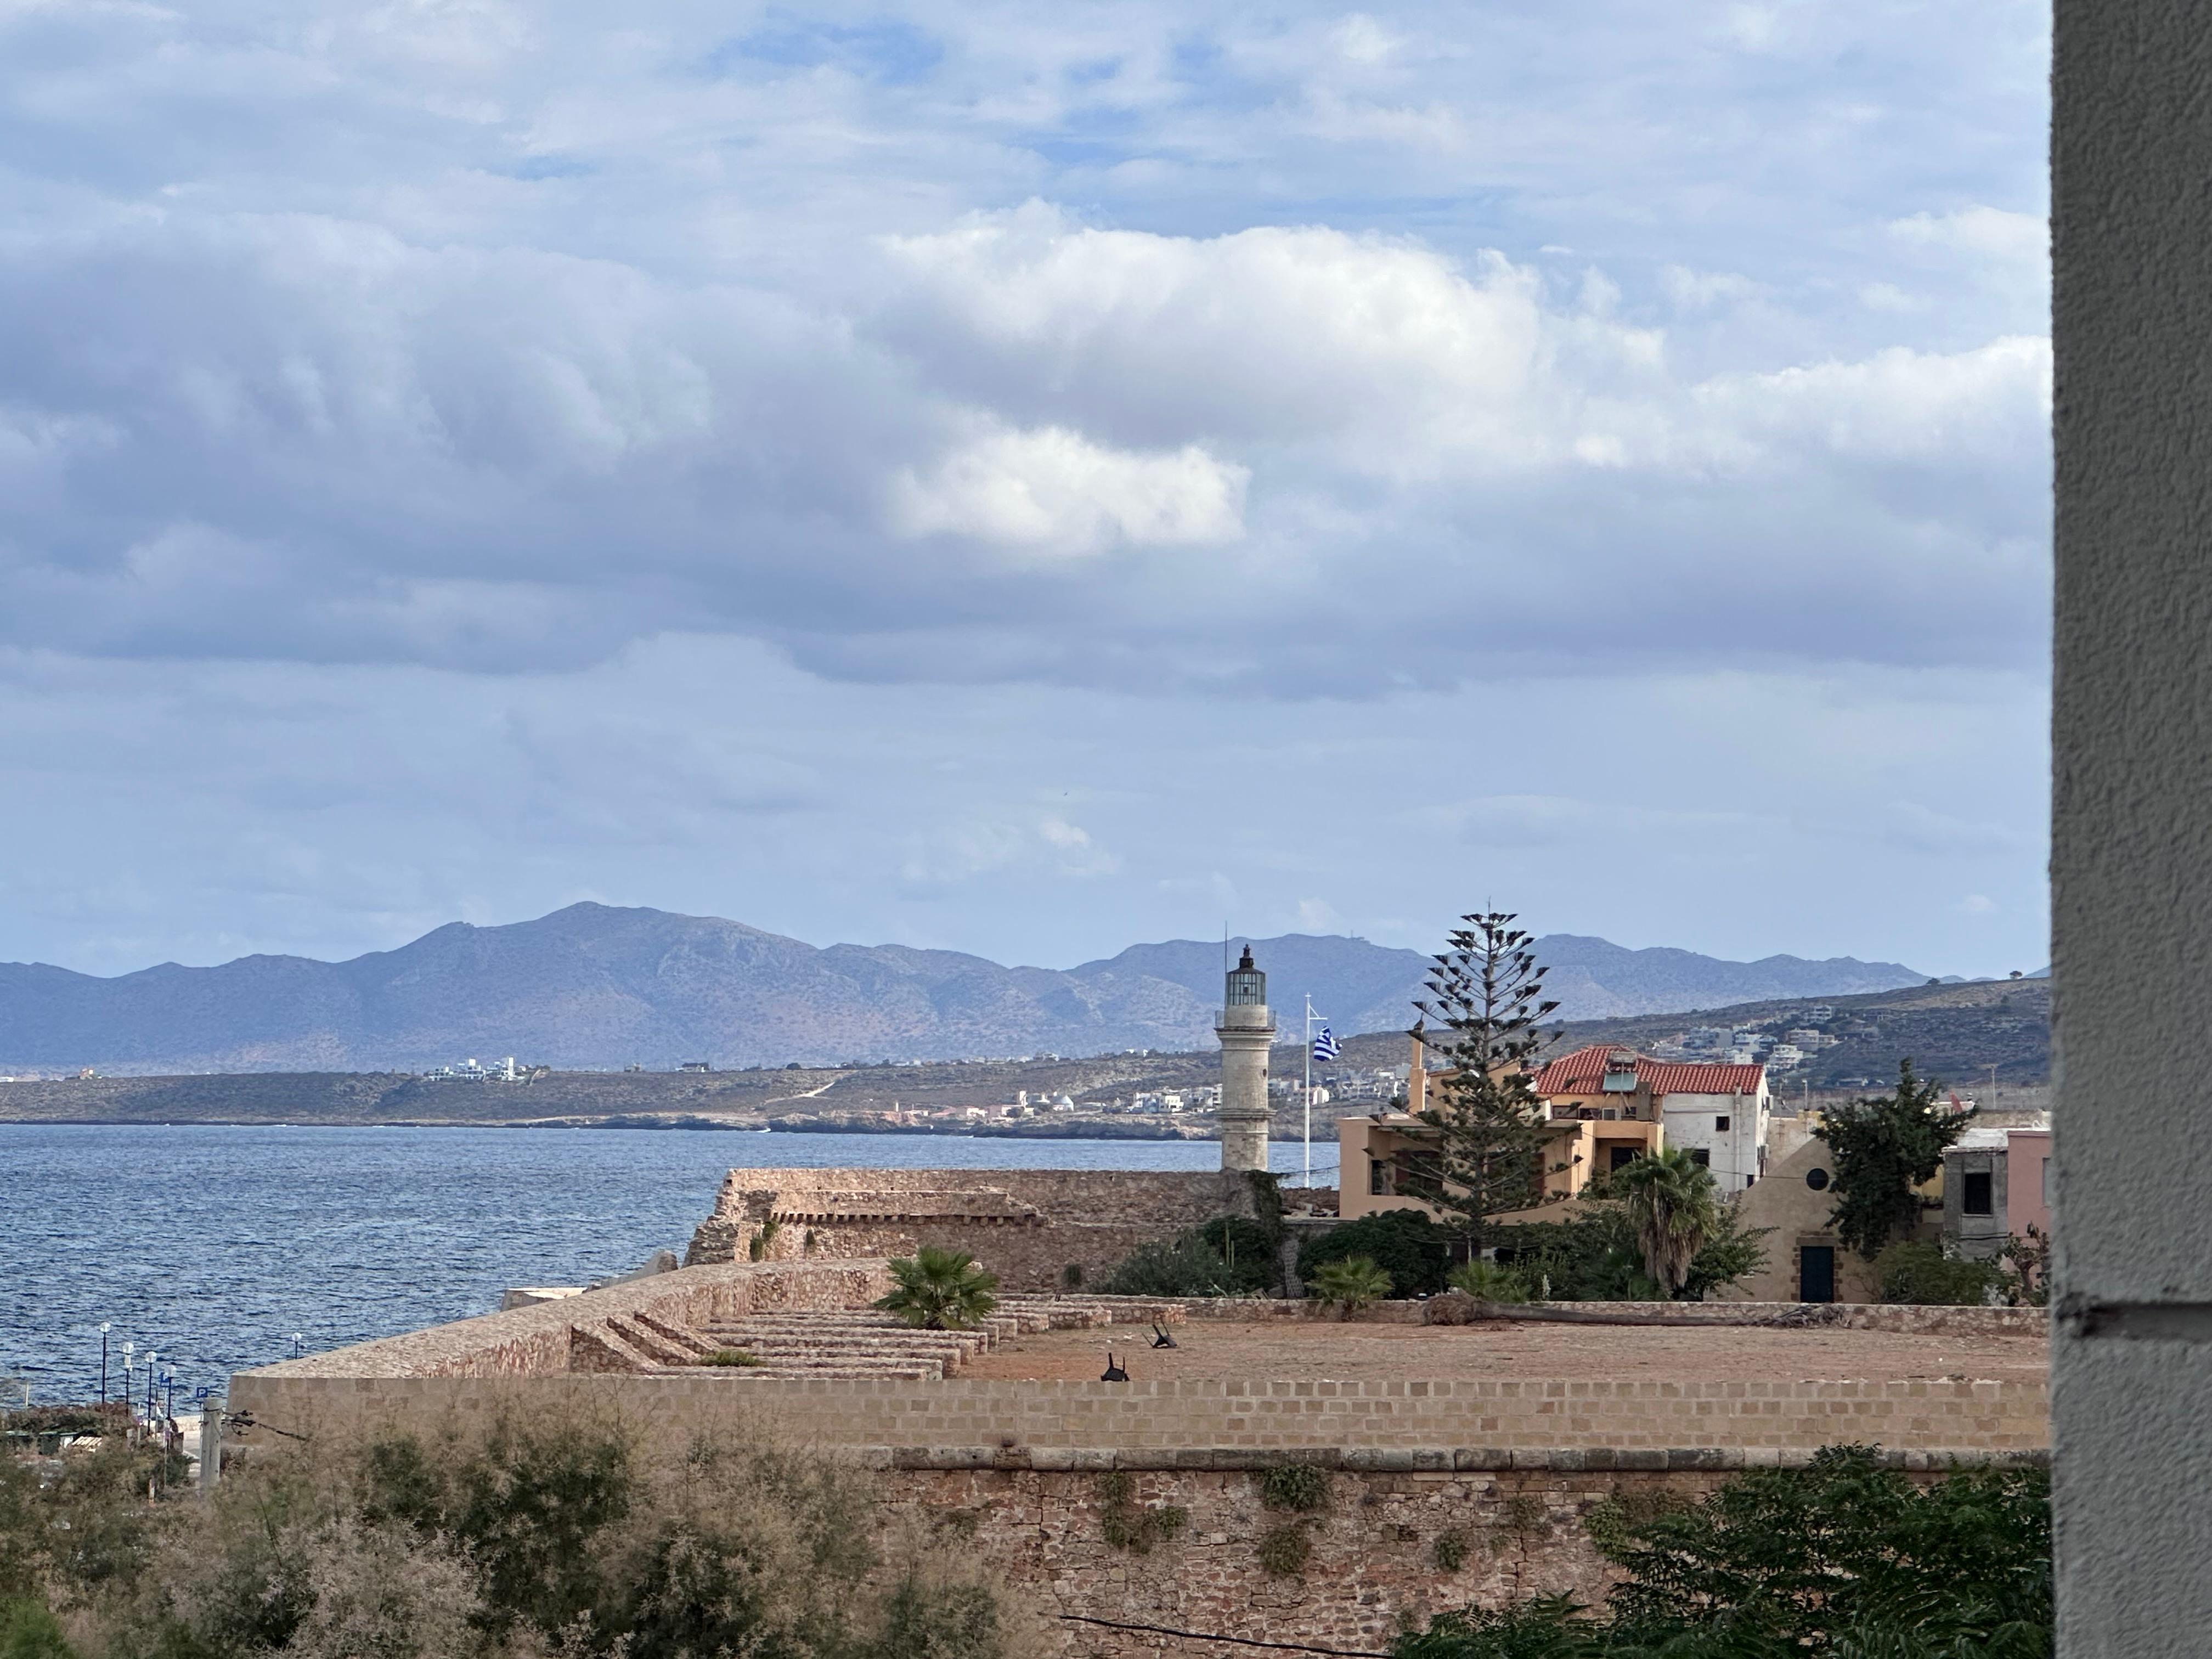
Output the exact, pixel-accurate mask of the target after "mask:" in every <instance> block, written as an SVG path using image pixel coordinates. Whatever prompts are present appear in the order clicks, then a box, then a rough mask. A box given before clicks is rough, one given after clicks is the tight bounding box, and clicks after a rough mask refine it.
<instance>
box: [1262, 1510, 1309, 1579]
mask: <svg viewBox="0 0 2212 1659" xmlns="http://www.w3.org/2000/svg"><path fill="white" fill-rule="evenodd" d="M1258 1554H1259V1558H1260V1565H1261V1566H1262V1567H1263V1568H1265V1569H1266V1570H1267V1572H1268V1573H1269V1574H1271V1575H1272V1576H1273V1577H1277V1578H1295V1577H1297V1576H1298V1575H1299V1574H1300V1573H1302V1572H1304V1571H1305V1570H1306V1563H1307V1562H1308V1561H1310V1560H1311V1559H1313V1540H1312V1539H1310V1538H1309V1537H1307V1536H1306V1529H1305V1528H1304V1527H1303V1526H1301V1525H1300V1524H1299V1523H1298V1522H1296V1521H1291V1522H1286V1523H1285V1524H1284V1525H1282V1526H1279V1527H1277V1528H1273V1530H1272V1531H1269V1532H1266V1533H1263V1534H1261V1537H1260V1543H1259V1549H1258Z"/></svg>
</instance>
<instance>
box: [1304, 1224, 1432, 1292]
mask: <svg viewBox="0 0 2212 1659" xmlns="http://www.w3.org/2000/svg"><path fill="white" fill-rule="evenodd" d="M1450 1244H1451V1235H1450V1234H1449V1232H1447V1231H1445V1230H1444V1229H1443V1228H1442V1227H1439V1226H1437V1225H1436V1223H1434V1222H1433V1221H1431V1220H1430V1219H1429V1218H1428V1217H1427V1216H1426V1215H1425V1213H1423V1212H1421V1211H1419V1210H1381V1211H1377V1212H1376V1213H1375V1214H1373V1215H1364V1216H1361V1217H1360V1218H1358V1220H1357V1221H1347V1222H1346V1223H1345V1224H1344V1225H1342V1226H1340V1227H1331V1228H1330V1229H1329V1230H1328V1231H1327V1232H1325V1233H1321V1234H1318V1235H1316V1236H1313V1237H1309V1238H1307V1239H1306V1240H1305V1241H1304V1243H1301V1244H1300V1245H1299V1246H1298V1277H1299V1278H1300V1279H1311V1278H1312V1277H1313V1276H1314V1275H1315V1274H1316V1273H1318V1272H1319V1271H1320V1270H1321V1269H1322V1267H1326V1266H1327V1265H1328V1263H1330V1262H1332V1261H1348V1260H1349V1259H1350V1258H1352V1257H1353V1256H1356V1255H1364V1256H1365V1257H1367V1258H1368V1259H1369V1260H1370V1261H1373V1262H1374V1263H1375V1265H1376V1267H1380V1268H1382V1269H1383V1272H1384V1273H1388V1274H1389V1275H1390V1294H1391V1295H1393V1296H1395V1297H1413V1296H1433V1295H1435V1294H1436V1293H1437V1291H1441V1290H1442V1289H1443V1287H1444V1273H1445V1272H1446V1270H1447V1269H1448V1268H1449V1266H1450V1265H1451V1264H1450Z"/></svg>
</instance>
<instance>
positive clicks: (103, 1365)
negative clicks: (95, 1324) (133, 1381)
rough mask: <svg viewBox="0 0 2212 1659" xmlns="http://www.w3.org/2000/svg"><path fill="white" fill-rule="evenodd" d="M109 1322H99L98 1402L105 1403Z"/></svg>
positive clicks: (102, 1404)
mask: <svg viewBox="0 0 2212 1659" xmlns="http://www.w3.org/2000/svg"><path fill="white" fill-rule="evenodd" d="M108 1324H109V1322H108V1321H106V1320H105V1319H103V1320H101V1321H100V1405H101V1406H102V1407H106V1404H107V1328H108Z"/></svg>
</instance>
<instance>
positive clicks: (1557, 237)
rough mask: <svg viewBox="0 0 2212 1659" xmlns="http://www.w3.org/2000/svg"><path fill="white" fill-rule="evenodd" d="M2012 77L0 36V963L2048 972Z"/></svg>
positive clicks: (2037, 344) (1203, 28)
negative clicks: (460, 959)
mask: <svg viewBox="0 0 2212 1659" xmlns="http://www.w3.org/2000/svg"><path fill="white" fill-rule="evenodd" d="M2044 29H2045V15H2044V11H2043V9H2042V8H2041V7H2039V6H2031V5H2027V4H2018V3H1987V0H1982V3H1977V0H1965V3H1949V4H1944V5H1940V6H1939V5H1905V4H1881V3H1870V4H1865V5H1860V6H1853V7H1844V6H1838V5H1813V4H1773V5H1753V4H1711V5H1699V4H1688V5H1684V6H1679V7H1672V8H1651V7H1648V6H1634V5H1628V4H1600V3H1583V4H1574V3H1568V4H1560V5H1553V6H1545V7H1534V6H1494V5H1493V6H1483V5H1468V6H1462V7H1454V8H1437V7H1431V6H1421V7H1415V6H1405V7H1395V8H1394V7H1370V8H1367V9H1360V10H1346V9H1336V8H1324V7H1313V8H1301V7H1297V6H1292V5H1278V6H1274V7H1271V8H1268V9H1257V8H1249V7H1242V6H1232V5H1223V6H1210V7H1206V6H1202V7H1196V8H1194V7H1191V6H1188V5H1181V6H1174V7H1170V6H1153V5H1146V4H1143V3H1117V4H1114V5H1110V6H1085V5H1079V4H1078V5H1062V6H1055V7H1050V8H1039V7H1033V6H1028V7H1024V6H1003V5H994V4H989V3H982V4H976V3H967V4H962V5H959V6H952V5H927V4H915V5H907V6H892V7H883V6H849V7H848V6H806V7H792V6H752V7H748V6H744V5H729V4H718V5H713V6H709V5H704V4H684V3H669V4H653V3H649V0H641V3H633V4H630V5H626V6H623V7H621V8H614V9H610V8H606V7H604V6H584V5H564V4H558V3H555V4H538V5H529V6H523V5H508V4H504V3H499V0H421V3H405V0H401V3H391V4H386V5H382V6H374V5H370V6H358V5H356V6H344V7H339V6H323V5H318V4H315V3H312V0H307V3H300V0H293V3H286V4H283V5H278V4H274V3H265V4H256V3H207V4H200V5H190V6H185V7H174V8H173V7H164V6H160V5H154V4H142V3H101V0H69V3H57V4H47V3H39V0H32V3H22V0H18V3H15V4H14V5H10V6H0V791H4V793H5V796H6V798H7V799H8V801H9V812H8V813H7V815H6V818H5V822H6V824H7V829H6V836H5V840H4V842H0V852H4V860H0V958H10V959H17V960H24V959H38V960H46V961H52V962H58V963H64V964H65V965H68V966H71V967H76V968H81V969H87V970H89V971H96V972H115V971H119V970H123V969H129V968H132V967H137V966H141V965H143V964H145V963H151V962H155V961H160V960H164V959H174V960H179V961H185V962H210V961H216V960H221V959H223V958H226V957H231V956H234V955H237V954H240V953H242V952H245V951H256V950H259V951H297V952H301V953H305V954H311V955H323V956H330V955H343V954H351V953H353V952H356V951H362V950H367V949H375V948H381V947H386V946H389V945H394V944H397V943H398V942H400V941H401V940H403V939H407V938H410V937H412V936H413V935H414V934H416V933H420V932H422V931H423V930H425V929H427V928H428V927H432V926H435V925H436V924H438V923H440V922H441V921H447V920H452V919H453V918H456V917H459V918H462V919H466V920H471V921H484V922H489V921H513V920H519V919H520V918H523V917H526V916H529V915H537V914H540V913H542V912H543V911H545V910H547V909H550V908H555V907H556V906H557V905H560V904H562V903H565V902H570V901H573V900H574V899H578V898H586V897H589V898H596V899H600V900H604V901H605V902H617V903H645V904H654V905H659V906H661V907H664V908H671V909H677V910H686V911H693V912H706V913H713V914H719V915H729V916H734V917H737V918H738V919H740V920H744V921H750V922H752V923H754V924H756V925H758V926H762V927H771V928H774V929H776V930H778V931H781V932H787V933H793V934H796V935H798V936H799V937H801V938H805V939H812V940H815V941H817V942H818V943H827V942H829V941H831V940H833V939H857V940H862V941H866V942H875V941H880V940H896V941H900V942H905V943H912V944H918V945H948V946H953V947H957V948H962V949H968V950H973V951H979V952H981V953H984V954H987V955H991V956H994V957H999V958H1000V959H1002V960H1023V961H1030V962H1038V963H1047V964H1051V965H1065V964H1067V963H1073V962H1076V961H1079V960H1082V959H1084V958H1086V957H1092V956H1096V955H1100V954H1104V953H1109V952H1110V951H1114V950H1116V949H1119V948H1120V947H1121V945H1125V944H1127V943H1130V942H1132V941H1134V940H1138V939H1156V938H1162V937H1169V936H1175V935H1182V936H1198V937H1205V936H1207V935H1209V934H1211V933H1213V932H1214V931H1216V930H1217V929H1218V928H1219V927H1221V926H1222V925H1223V924H1224V922H1226V923H1227V924H1228V925H1229V926H1230V927H1233V928H1234V929H1236V930H1237V931H1239V932H1246V933H1262V934H1264V933H1274V932H1278V931H1281V930H1284V929H1288V928H1299V929H1304V930H1306V931H1349V932H1356V933H1363V934H1365V935H1367V936H1368V937H1370V938H1373V939H1377V940H1381V941H1384V942H1388V943H1392V944H1404V945H1414V946H1417V947H1425V946H1429V945H1432V944H1433V943H1434V942H1435V940H1436V939H1437V936H1438V935H1439V933H1440V932H1441V929H1442V927H1443V925H1444V923H1445V921H1447V919H1448V918H1449V916H1450V915H1453V914H1455V913H1456V912H1457V911H1459V910H1462V909H1465V908H1470V907H1472V906H1474V905H1476V904H1480V903H1482V902H1486V901H1490V900H1495V901H1496V902H1500V903H1505V904H1510V905H1511V906H1513V907H1515V908H1518V909H1520V910H1521V911H1522V914H1523V915H1524V916H1525V917H1526V918H1527V920H1528V921H1530V922H1531V923H1532V924H1534V926H1536V927H1538V928H1539V929H1540V930H1542V931H1553V930H1559V931H1569V932H1576V933H1601V934H1603V935H1605V936H1607V937H1608V938H1612V939H1617V940H1620V942H1623V943H1626V944H1631V945H1647V944H1668V945H1683V946H1687V947H1691V948H1695V949H1700V950H1705V951H1713V952H1716V953H1718V954H1725V955H1731V956H1757V955H1764V954H1766V953H1768V952H1771V951H1792V952H1796V953H1797V954H1801V955H1831V954H1844V953H1849V954H1854V955H1858V956H1863V957H1890V958H1895V959H1900V960H1904V961H1906V962H1908V963H1912V964H1914V965H1915V966H1920V967H1924V968H1926V969H1928V970H1929V971H1930V972H1966V973H1981V972H2002V971H2004V970H2006V969H2010V968H2022V969H2032V968H2035V967H2039V966H2040V965H2041V964H2042V963H2043V961H2044V959H2045V946H2044V943H2043V940H2044V936H2045V902H2044V897H2043V866H2044V860H2045V771H2046V750H2045V706H2046V702H2047V665H2046V633H2047V599H2046V589H2047V584H2048V567H2049V552H2048V539H2049V538H2048V509H2047V490H2048V473H2049V462H2048V453H2047V442H2046V435H2045V434H2046V426H2047V421H2048V411H2049V398H2050V389H2049V375H2050V356H2049V343H2048V338H2047V335H2048V325H2047V317H2046V313H2047V283H2046V279H2045V258H2044V217H2043V216H2044V210H2045V187H2044V178H2043V165H2044V130H2045V76H2046V73H2047V52H2046V43H2045V36H2044Z"/></svg>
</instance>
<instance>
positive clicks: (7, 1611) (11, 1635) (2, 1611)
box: [0, 1601, 76, 1659]
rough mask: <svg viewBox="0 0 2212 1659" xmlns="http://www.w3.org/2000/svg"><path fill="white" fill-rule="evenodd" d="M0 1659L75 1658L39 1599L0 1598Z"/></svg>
mask: <svg viewBox="0 0 2212 1659" xmlns="http://www.w3.org/2000/svg"><path fill="white" fill-rule="evenodd" d="M0 1659H76V1653H75V1651H74V1650H72V1649H71V1648H70V1644H69V1642H68V1639H67V1638H65V1637H64V1635H63V1634H62V1627H61V1624H60V1621H59V1620H56V1619H55V1617H54V1615H53V1613H52V1611H51V1610H50V1609H49V1608H48V1607H47V1606H46V1603H45V1602H43V1601H0Z"/></svg>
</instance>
